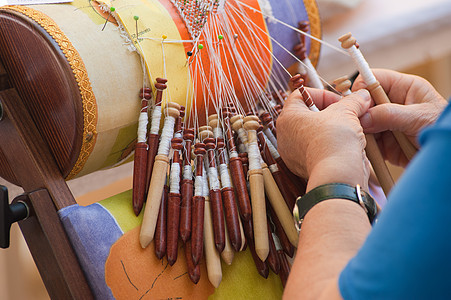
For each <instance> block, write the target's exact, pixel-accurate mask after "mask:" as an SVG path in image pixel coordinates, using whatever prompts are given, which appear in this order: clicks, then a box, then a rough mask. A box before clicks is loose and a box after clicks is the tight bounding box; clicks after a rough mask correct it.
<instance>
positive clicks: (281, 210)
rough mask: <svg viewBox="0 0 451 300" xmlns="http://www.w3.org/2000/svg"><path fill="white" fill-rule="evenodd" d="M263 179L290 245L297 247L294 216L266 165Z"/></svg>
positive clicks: (297, 237) (263, 166) (297, 238)
mask: <svg viewBox="0 0 451 300" xmlns="http://www.w3.org/2000/svg"><path fill="white" fill-rule="evenodd" d="M262 170H263V179H264V182H265V184H264V185H265V192H266V195H267V196H268V199H269V202H270V203H271V206H272V208H273V209H274V211H275V213H276V215H277V217H278V218H279V221H280V223H281V224H282V227H283V230H284V231H285V233H286V234H287V237H288V239H289V240H290V243H291V244H292V245H293V246H295V247H297V245H298V242H299V236H298V232H297V230H296V228H295V227H294V222H293V215H292V214H291V212H290V210H289V208H288V206H287V204H286V203H285V200H283V197H282V194H281V193H280V191H279V188H278V187H277V184H276V182H275V181H274V178H272V175H271V171H269V169H268V167H267V166H266V164H262Z"/></svg>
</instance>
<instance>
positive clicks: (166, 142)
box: [158, 115, 175, 156]
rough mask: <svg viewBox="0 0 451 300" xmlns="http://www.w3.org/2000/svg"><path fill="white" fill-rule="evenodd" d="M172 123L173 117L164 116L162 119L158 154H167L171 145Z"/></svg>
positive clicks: (173, 122)
mask: <svg viewBox="0 0 451 300" xmlns="http://www.w3.org/2000/svg"><path fill="white" fill-rule="evenodd" d="M174 124H175V118H174V117H171V116H169V115H168V116H166V118H165V119H164V126H163V131H162V132H161V139H160V145H159V146H158V155H165V156H167V155H168V154H169V149H170V147H171V139H172V136H173V135H174Z"/></svg>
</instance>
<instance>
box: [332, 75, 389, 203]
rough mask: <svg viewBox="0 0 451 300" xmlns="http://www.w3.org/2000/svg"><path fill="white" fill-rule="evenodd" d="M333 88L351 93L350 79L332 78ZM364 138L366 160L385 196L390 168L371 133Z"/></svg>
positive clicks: (345, 93)
mask: <svg viewBox="0 0 451 300" xmlns="http://www.w3.org/2000/svg"><path fill="white" fill-rule="evenodd" d="M333 83H334V84H335V88H336V89H337V91H339V92H340V93H342V94H343V95H344V96H346V95H349V94H351V91H350V90H349V88H350V87H351V81H350V80H349V79H348V78H347V77H346V76H343V77H340V78H337V79H335V80H334V82H333ZM365 138H366V147H365V151H366V156H367V157H368V160H369V161H370V162H371V165H372V166H373V170H374V172H375V174H376V177H377V179H378V181H379V183H380V185H381V187H382V190H383V191H384V194H385V195H386V196H387V195H388V193H389V192H390V191H391V189H392V187H393V186H394V184H395V182H394V180H393V177H392V176H391V174H390V170H389V169H388V167H387V164H386V163H385V160H384V157H383V156H382V153H381V152H380V150H379V146H378V145H377V142H376V139H375V138H374V135H373V134H365Z"/></svg>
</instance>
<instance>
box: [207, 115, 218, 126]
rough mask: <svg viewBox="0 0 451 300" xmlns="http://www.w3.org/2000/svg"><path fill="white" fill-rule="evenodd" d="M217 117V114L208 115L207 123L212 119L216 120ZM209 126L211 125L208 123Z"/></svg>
mask: <svg viewBox="0 0 451 300" xmlns="http://www.w3.org/2000/svg"><path fill="white" fill-rule="evenodd" d="M218 118H219V117H218V114H212V115H209V116H208V124H210V122H211V121H212V120H217V119H218ZM210 126H211V125H210Z"/></svg>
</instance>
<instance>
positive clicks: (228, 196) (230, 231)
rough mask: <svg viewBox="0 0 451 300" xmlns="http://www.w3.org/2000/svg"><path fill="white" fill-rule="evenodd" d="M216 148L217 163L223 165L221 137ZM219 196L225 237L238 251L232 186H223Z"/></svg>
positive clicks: (239, 237)
mask: <svg viewBox="0 0 451 300" xmlns="http://www.w3.org/2000/svg"><path fill="white" fill-rule="evenodd" d="M217 149H218V151H217V153H218V159H219V163H220V164H222V165H225V164H226V163H227V162H226V159H225V144H224V140H223V139H222V138H221V139H218V142H217ZM226 176H227V174H226ZM221 196H222V202H223V204H224V214H225V219H226V229H227V234H226V238H229V240H230V243H231V245H232V247H233V249H234V250H235V251H237V252H238V251H240V248H241V246H242V235H241V230H240V218H239V214H238V206H237V203H236V201H235V193H234V191H233V188H232V187H224V186H223V187H222V189H221Z"/></svg>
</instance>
